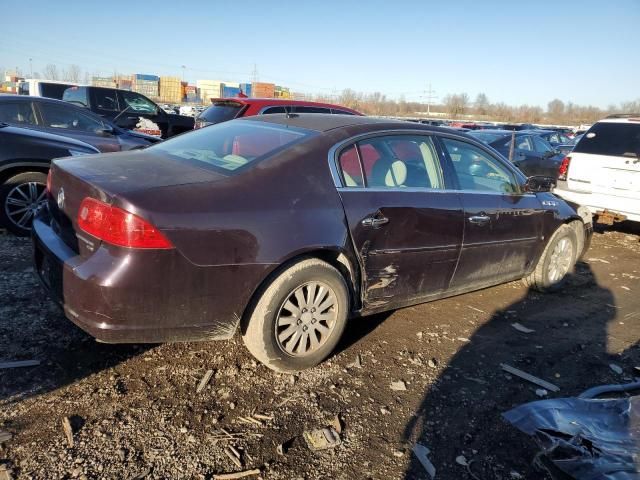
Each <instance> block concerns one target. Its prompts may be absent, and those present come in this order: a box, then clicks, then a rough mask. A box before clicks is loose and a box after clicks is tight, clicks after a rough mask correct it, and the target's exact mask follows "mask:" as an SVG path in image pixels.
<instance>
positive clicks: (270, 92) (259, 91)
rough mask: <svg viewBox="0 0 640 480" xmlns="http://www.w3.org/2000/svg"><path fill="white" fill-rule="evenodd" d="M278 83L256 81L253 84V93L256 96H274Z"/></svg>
mask: <svg viewBox="0 0 640 480" xmlns="http://www.w3.org/2000/svg"><path fill="white" fill-rule="evenodd" d="M275 88H276V85H275V84H274V83H263V82H254V83H253V84H252V85H251V93H252V96H253V97H255V98H273V97H274V96H275Z"/></svg>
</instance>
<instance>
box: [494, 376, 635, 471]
mask: <svg viewBox="0 0 640 480" xmlns="http://www.w3.org/2000/svg"><path fill="white" fill-rule="evenodd" d="M631 385H635V388H638V384H637V383H636V384H630V385H626V386H623V385H617V386H616V385H608V386H604V387H595V388H592V389H590V390H587V391H586V392H584V393H583V395H585V394H587V395H589V396H593V395H595V394H599V393H606V392H610V391H625V390H629V389H631ZM618 387H623V389H617V388H618ZM502 416H503V418H504V419H505V420H507V421H508V422H509V423H511V424H512V425H513V426H514V427H516V428H517V429H519V430H520V431H522V432H524V433H526V434H528V435H531V436H533V437H534V439H535V441H536V443H537V444H538V445H539V446H540V447H541V449H542V450H541V451H540V453H539V454H538V455H537V456H536V464H537V465H538V466H540V467H542V468H544V469H545V470H547V471H548V472H549V473H550V474H551V475H552V476H553V477H554V478H557V479H560V478H567V477H566V475H569V476H570V478H575V479H580V480H640V462H639V459H640V442H639V439H640V396H634V397H629V398H615V399H593V398H558V399H552V400H539V401H536V402H531V403H527V404H525V405H521V406H519V407H516V408H514V409H512V410H510V411H508V412H506V413H504V414H503V415H502ZM563 475H564V476H563Z"/></svg>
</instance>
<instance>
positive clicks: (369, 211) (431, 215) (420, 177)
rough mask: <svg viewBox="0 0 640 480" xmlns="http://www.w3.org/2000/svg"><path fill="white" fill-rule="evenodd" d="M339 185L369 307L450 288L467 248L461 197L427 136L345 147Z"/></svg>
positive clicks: (381, 139) (394, 137)
mask: <svg viewBox="0 0 640 480" xmlns="http://www.w3.org/2000/svg"><path fill="white" fill-rule="evenodd" d="M338 170H339V171H340V174H341V176H342V178H341V180H342V185H343V186H342V188H339V192H340V196H341V198H342V203H343V205H344V209H345V213H346V217H347V221H348V224H349V231H350V233H351V237H352V240H353V244H354V247H355V250H356V253H357V255H358V259H359V261H360V263H361V267H362V270H363V272H364V278H363V281H362V288H363V298H364V306H365V308H371V309H375V308H379V307H383V306H385V305H389V304H402V303H410V302H412V301H414V300H419V299H423V298H425V297H429V296H435V295H438V294H439V293H442V292H443V291H444V290H446V289H447V288H448V286H449V282H450V280H451V278H452V276H453V272H454V270H455V266H456V262H457V260H458V256H459V253H460V248H461V241H462V230H463V211H462V205H461V203H460V195H459V194H458V193H457V192H452V191H447V190H445V175H444V173H443V169H442V167H441V164H440V160H439V157H438V154H437V150H436V148H435V144H434V142H433V139H432V138H431V137H430V136H428V135H422V134H418V135H408V134H401V135H386V136H376V137H370V138H367V139H364V140H361V141H359V142H357V143H355V144H352V145H350V146H348V147H346V148H345V149H343V150H342V151H341V153H340V154H339V157H338Z"/></svg>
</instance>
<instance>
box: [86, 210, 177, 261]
mask: <svg viewBox="0 0 640 480" xmlns="http://www.w3.org/2000/svg"><path fill="white" fill-rule="evenodd" d="M78 227H80V228H81V229H82V230H83V231H85V232H87V233H88V234H90V235H93V236H94V237H98V238H99V239H101V240H103V241H105V242H107V243H111V244H113V245H118V246H120V247H127V248H160V249H168V248H173V245H172V243H171V242H170V241H169V240H168V239H167V238H166V237H165V236H164V235H163V234H162V233H160V232H159V231H158V229H156V227H154V226H153V225H151V224H150V223H149V222H147V221H146V220H144V219H142V218H140V217H138V216H137V215H134V214H133V213H130V212H127V211H126V210H123V209H121V208H118V207H114V206H112V205H108V204H106V203H103V202H101V201H99V200H96V199H95V198H90V197H87V198H85V199H84V200H83V201H82V203H81V204H80V210H79V211H78Z"/></svg>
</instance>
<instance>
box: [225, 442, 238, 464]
mask: <svg viewBox="0 0 640 480" xmlns="http://www.w3.org/2000/svg"><path fill="white" fill-rule="evenodd" d="M224 453H225V455H226V456H227V457H229V458H230V459H231V461H232V462H233V463H234V464H235V466H236V467H238V468H242V461H241V459H240V452H239V451H238V449H237V448H235V447H234V446H233V445H227V446H226V447H225V448H224Z"/></svg>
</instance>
